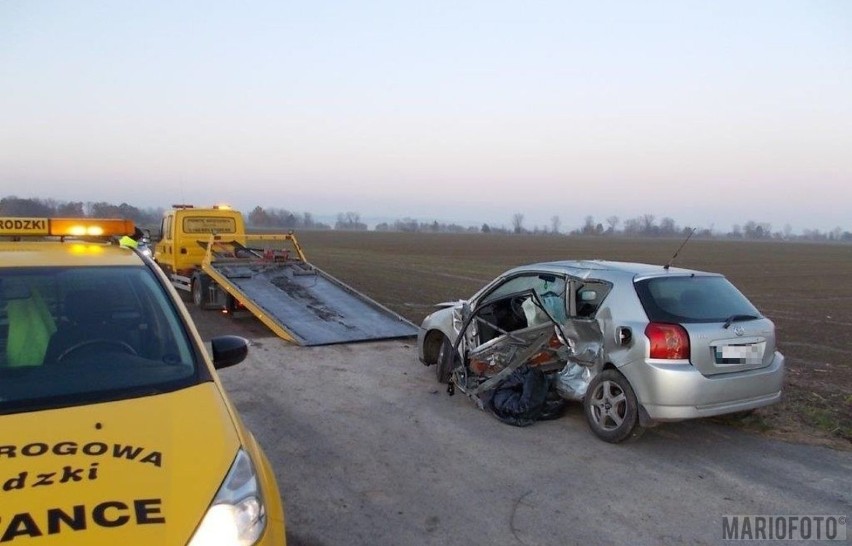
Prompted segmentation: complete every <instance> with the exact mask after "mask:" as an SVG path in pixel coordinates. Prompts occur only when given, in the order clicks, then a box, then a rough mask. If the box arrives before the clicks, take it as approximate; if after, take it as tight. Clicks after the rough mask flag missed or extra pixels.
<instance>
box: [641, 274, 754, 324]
mask: <svg viewBox="0 0 852 546" xmlns="http://www.w3.org/2000/svg"><path fill="white" fill-rule="evenodd" d="M636 293H637V294H638V295H639V300H640V301H641V302H642V306H643V307H644V308H645V313H647V315H648V318H649V319H650V320H651V321H653V322H687V323H688V322H725V321H727V320H728V319H730V318H731V317H737V319H738V320H748V319H750V318H752V319H757V318H760V317H761V314H760V312H759V311H758V310H757V309H755V307H754V306H753V305H752V304H751V303H750V302H749V301H748V300H747V299H746V297H745V296H743V295H742V293H740V291H739V290H737V289H736V288H735V287H734V285H733V284H731V283H730V282H729V281H728V280H727V279H725V278H724V277H716V276H707V275H705V276H701V275H696V276H689V277H657V278H653V279H644V280H641V281H637V282H636Z"/></svg>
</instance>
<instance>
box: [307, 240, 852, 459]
mask: <svg viewBox="0 0 852 546" xmlns="http://www.w3.org/2000/svg"><path fill="white" fill-rule="evenodd" d="M298 236H299V240H300V241H301V243H302V245H303V246H304V248H305V251H306V253H307V256H308V259H309V260H310V261H311V262H313V263H314V264H315V265H317V266H318V267H320V268H322V269H324V270H326V271H328V272H329V273H331V274H332V275H335V276H337V277H338V278H340V279H341V280H343V281H344V282H346V283H348V284H350V285H352V286H353V287H355V288H357V289H358V290H361V291H362V292H364V293H366V294H368V295H370V296H371V297H373V298H374V299H376V300H378V301H379V302H381V303H382V304H384V305H386V306H387V307H389V308H391V309H393V310H394V311H396V312H398V313H400V314H401V315H403V316H405V317H406V318H408V319H409V320H411V321H412V322H414V323H415V324H419V323H420V321H421V320H422V319H423V317H424V316H426V315H427V314H428V313H430V312H431V310H432V309H433V307H432V305H433V304H435V303H438V302H441V301H448V300H455V299H459V298H466V297H468V296H470V295H471V294H472V293H473V292H474V291H475V290H477V289H478V288H479V287H481V286H482V285H483V284H484V283H486V282H488V281H489V280H491V279H492V278H493V277H495V276H496V275H497V274H499V273H501V272H502V271H504V270H506V269H508V268H510V267H513V266H515V265H520V264H524V263H532V262H537V261H548V260H557V259H577V258H601V259H611V260H624V261H640V262H647V263H660V264H663V263H665V262H667V261H668V260H669V258H671V256H672V254H673V253H674V251H675V250H676V249H677V247H678V246H679V245H680V243H681V241H679V240H640V239H619V238H605V237H551V236H524V235H486V234H406V233H375V232H340V231H305V232H302V233H299V234H298ZM676 265H678V266H681V267H689V268H695V269H701V270H708V271H717V272H720V273H723V274H725V275H726V276H727V277H728V278H729V279H730V280H731V281H732V282H733V283H734V284H736V285H737V287H738V288H739V289H740V290H741V291H742V292H744V293H745V294H746V296H748V297H749V299H751V301H752V302H753V303H754V304H755V305H756V306H757V307H758V308H759V309H760V310H761V311H762V312H763V313H765V314H766V315H767V316H768V317H770V318H771V319H772V320H773V321H774V322H775V325H776V328H777V334H778V344H779V347H780V350H781V351H782V352H783V353H784V354H785V355H786V357H787V364H788V374H787V379H786V388H785V392H784V400H783V401H782V402H781V403H780V404H776V405H775V406H771V407H768V408H764V409H762V410H759V411H758V412H756V413H755V414H754V415H752V416H751V417H749V418H747V419H745V420H743V421H741V422H734V421H731V424H733V425H736V426H741V427H745V428H748V429H751V430H755V431H758V432H761V433H764V434H769V435H772V436H774V437H780V438H786V439H789V440H792V441H806V442H810V443H821V444H825V445H831V446H834V447H838V448H841V449H850V448H852V365H850V359H852V345H850V343H849V340H850V339H852V336H850V334H849V332H850V330H852V245H817V244H801V243H780V242H733V241H704V240H692V241H690V242H689V243H688V244H687V245H686V246H685V247H684V248H683V250H682V251H681V252H680V255H679V256H678V259H677V261H676Z"/></svg>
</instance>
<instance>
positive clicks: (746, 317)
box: [722, 315, 759, 330]
mask: <svg viewBox="0 0 852 546" xmlns="http://www.w3.org/2000/svg"><path fill="white" fill-rule="evenodd" d="M758 318H759V317H756V316H754V315H731V316H730V317H728V318H727V319H725V325H724V326H722V328H724V329H726V330H727V329H728V327H729V326H730V325H731V324H732V323H734V322H736V321H740V320H757V319H758Z"/></svg>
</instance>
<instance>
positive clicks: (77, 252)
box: [0, 240, 143, 269]
mask: <svg viewBox="0 0 852 546" xmlns="http://www.w3.org/2000/svg"><path fill="white" fill-rule="evenodd" d="M142 264H143V261H142V258H141V257H140V256H139V255H138V254H136V253H135V252H134V251H132V250H130V249H128V248H123V247H120V246H118V245H112V244H108V243H101V242H98V243H91V242H84V241H80V240H66V241H64V242H59V241H14V242H0V268H2V269H5V268H9V267H81V266H85V267H92V266H96V267H97V266H117V265H119V266H139V265H142Z"/></svg>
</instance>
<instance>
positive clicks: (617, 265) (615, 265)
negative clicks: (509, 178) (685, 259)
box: [512, 260, 716, 279]
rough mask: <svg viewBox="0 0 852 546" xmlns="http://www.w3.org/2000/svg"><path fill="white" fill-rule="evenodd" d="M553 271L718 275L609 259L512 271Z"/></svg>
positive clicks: (618, 275) (600, 275)
mask: <svg viewBox="0 0 852 546" xmlns="http://www.w3.org/2000/svg"><path fill="white" fill-rule="evenodd" d="M528 270H539V271H542V270H543V271H552V272H554V273H567V274H569V275H572V276H574V277H579V278H589V277H595V278H604V279H615V278H624V277H626V278H631V279H633V278H640V277H641V278H650V277H667V276H682V275H716V274H715V273H707V272H704V271H697V270H693V269H684V268H680V267H669V268H668V269H666V268H665V267H664V266H662V265H654V264H645V263H638V262H617V261H609V260H561V261H554V262H539V263H534V264H529V265H523V266H520V267H517V268H515V269H514V270H512V271H528Z"/></svg>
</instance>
